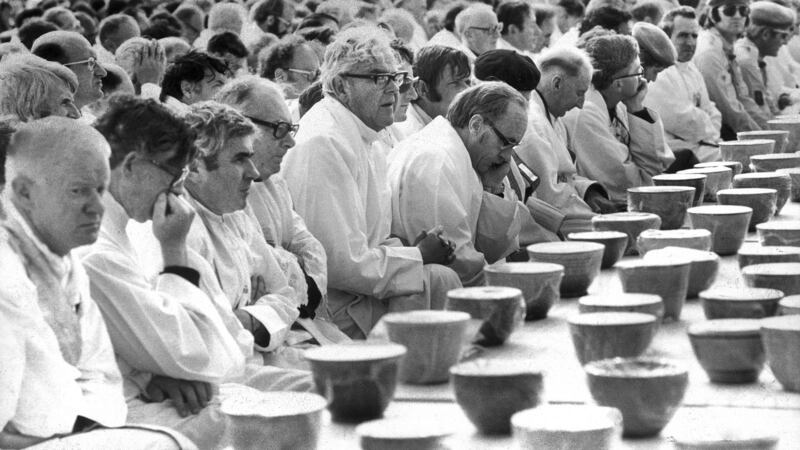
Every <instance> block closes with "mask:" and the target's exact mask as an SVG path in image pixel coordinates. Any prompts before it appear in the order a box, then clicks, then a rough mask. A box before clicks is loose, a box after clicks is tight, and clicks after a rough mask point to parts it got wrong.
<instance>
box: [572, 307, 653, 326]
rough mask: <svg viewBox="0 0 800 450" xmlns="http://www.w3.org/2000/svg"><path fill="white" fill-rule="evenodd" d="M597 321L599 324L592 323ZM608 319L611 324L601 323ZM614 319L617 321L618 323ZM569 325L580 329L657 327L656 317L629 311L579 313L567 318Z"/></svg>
mask: <svg viewBox="0 0 800 450" xmlns="http://www.w3.org/2000/svg"><path fill="white" fill-rule="evenodd" d="M592 319H596V320H597V322H592V321H591V320H592ZM602 319H608V320H609V321H610V322H606V323H600V322H602V321H603V320H602ZM612 319H616V322H615V321H613V320H612ZM567 323H568V324H569V325H571V326H579V327H625V326H639V325H655V323H656V316H654V315H652V314H646V313H638V312H627V311H607V312H590V313H578V314H573V315H571V316H569V317H567Z"/></svg>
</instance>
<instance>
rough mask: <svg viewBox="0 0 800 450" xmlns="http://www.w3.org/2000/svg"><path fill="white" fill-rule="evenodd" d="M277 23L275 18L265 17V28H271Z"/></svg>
mask: <svg viewBox="0 0 800 450" xmlns="http://www.w3.org/2000/svg"><path fill="white" fill-rule="evenodd" d="M277 21H278V19H277V18H276V17H275V16H267V20H266V22H267V26H268V27H271V26H273V25H275V22H277Z"/></svg>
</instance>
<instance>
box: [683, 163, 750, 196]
mask: <svg viewBox="0 0 800 450" xmlns="http://www.w3.org/2000/svg"><path fill="white" fill-rule="evenodd" d="M737 164H739V163H737ZM740 165H741V164H740ZM678 173H679V174H701V175H705V176H706V187H705V195H704V196H703V201H706V202H713V201H715V200H716V199H717V191H721V190H722V189H728V188H729V187H731V182H732V181H733V175H734V174H733V170H732V169H731V168H730V167H727V166H724V165H720V164H714V165H707V166H705V167H697V166H695V167H694V168H692V169H684V170H680V171H678Z"/></svg>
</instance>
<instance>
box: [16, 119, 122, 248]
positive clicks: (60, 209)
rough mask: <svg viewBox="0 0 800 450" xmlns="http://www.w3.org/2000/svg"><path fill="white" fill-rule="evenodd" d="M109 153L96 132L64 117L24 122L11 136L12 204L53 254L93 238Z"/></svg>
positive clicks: (106, 178) (106, 173)
mask: <svg viewBox="0 0 800 450" xmlns="http://www.w3.org/2000/svg"><path fill="white" fill-rule="evenodd" d="M110 153H111V152H110V149H109V147H108V144H107V143H106V141H105V139H104V138H103V136H102V135H101V134H100V133H99V132H97V131H96V130H95V129H94V128H92V127H90V126H88V125H84V124H82V123H80V122H78V121H75V120H71V119H67V118H63V117H47V118H45V119H40V120H35V121H32V122H28V123H26V124H22V125H20V126H19V127H18V129H17V131H16V133H14V135H13V136H12V138H11V142H10V144H9V146H8V154H7V156H6V179H7V182H8V184H9V185H10V193H9V194H10V198H11V202H12V203H13V205H14V206H15V207H16V209H17V210H18V211H19V212H20V214H21V215H22V216H23V217H24V218H25V219H26V221H27V222H28V224H29V225H30V226H31V228H32V229H33V231H34V233H35V234H36V235H37V237H38V238H39V239H40V240H41V241H42V242H43V243H44V244H45V245H47V247H48V248H49V249H50V250H51V251H52V252H53V253H55V254H57V255H62V256H63V255H66V254H67V253H69V251H70V250H72V249H73V248H75V247H79V246H81V245H87V244H91V243H93V242H94V241H95V240H96V239H97V234H98V232H99V229H100V220H101V219H102V216H103V206H102V204H101V202H100V197H101V195H102V193H103V192H104V191H105V188H106V186H107V184H108V176H109V168H108V157H109V155H110Z"/></svg>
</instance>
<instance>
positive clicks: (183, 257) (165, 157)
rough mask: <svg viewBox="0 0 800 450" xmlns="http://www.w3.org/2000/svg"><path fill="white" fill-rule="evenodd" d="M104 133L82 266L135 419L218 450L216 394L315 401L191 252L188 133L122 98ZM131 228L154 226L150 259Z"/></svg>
mask: <svg viewBox="0 0 800 450" xmlns="http://www.w3.org/2000/svg"><path fill="white" fill-rule="evenodd" d="M97 128H98V130H100V132H101V133H103V134H104V135H105V136H106V137H107V139H108V141H109V142H110V143H111V149H112V155H111V165H112V167H113V168H112V178H111V183H110V185H109V192H108V194H107V195H105V197H104V199H103V202H104V205H105V208H106V215H105V217H104V219H103V223H102V226H101V229H100V238H99V239H98V241H97V243H95V244H94V245H93V246H92V247H90V248H89V249H87V251H86V254H85V255H84V256H83V264H84V267H85V268H86V269H87V272H88V273H89V277H90V281H91V289H92V295H93V297H94V298H95V300H96V301H97V302H98V305H99V306H100V309H101V311H102V313H103V316H104V318H105V320H106V323H107V325H108V328H109V334H110V336H111V341H112V343H113V344H114V350H115V352H116V353H117V357H118V363H119V364H120V368H121V372H122V374H123V376H124V377H125V395H126V400H127V402H128V408H129V411H130V413H129V420H132V421H137V422H143V423H150V424H156V425H165V426H170V427H173V428H175V429H177V430H178V431H180V432H182V433H184V434H185V435H186V436H187V437H189V438H190V439H192V440H193V441H194V442H196V443H197V444H198V445H200V446H202V447H204V448H215V447H218V446H220V445H221V442H220V439H222V437H223V435H224V433H223V431H224V427H225V421H224V417H223V416H222V415H221V414H220V413H219V403H218V402H219V399H218V397H219V396H217V395H216V394H215V392H216V385H218V384H220V383H226V382H238V383H243V384H247V385H249V386H251V387H254V388H258V389H260V390H309V389H311V379H310V376H309V374H308V373H307V372H303V371H291V370H285V369H278V368H274V367H265V366H263V360H261V359H260V358H258V359H256V358H254V357H253V341H254V333H257V332H258V330H259V326H260V322H258V320H257V319H255V318H253V319H251V318H250V317H243V318H239V317H237V316H236V315H234V313H233V311H232V309H231V307H230V304H229V303H228V302H227V299H226V297H225V295H224V294H223V293H222V291H221V289H220V287H219V284H218V282H217V280H216V277H215V274H214V271H213V269H211V267H210V266H209V265H208V264H207V263H206V262H205V260H204V259H203V258H201V257H200V256H199V255H198V254H196V253H195V252H192V251H191V250H190V249H189V248H188V247H187V245H186V240H187V234H188V232H189V229H190V227H191V224H192V220H193V216H194V212H193V210H192V208H191V206H190V205H189V204H188V203H187V202H186V200H184V199H183V198H182V195H181V192H182V190H183V187H182V184H183V180H184V179H185V176H186V173H188V169H186V168H185V165H186V164H187V162H188V161H189V160H190V159H191V158H193V156H194V145H193V135H192V133H191V132H190V130H189V129H188V126H187V125H186V124H185V123H183V122H182V121H181V119H179V118H178V117H176V116H174V115H173V114H172V113H171V112H170V111H169V110H167V109H166V108H165V107H164V106H162V105H160V104H158V103H156V102H154V101H152V100H142V99H138V98H135V97H129V96H122V97H119V98H116V99H112V101H111V102H110V105H109V110H108V111H107V112H106V114H105V115H104V116H102V117H100V118H99V119H98V123H97ZM165 137H167V138H166V139H165ZM131 219H133V220H135V221H137V222H146V221H148V220H152V226H151V227H152V237H151V239H150V241H153V240H154V241H156V242H155V243H154V244H153V247H154V248H153V249H152V251H147V248H146V246H147V240H141V239H132V238H131V237H130V236H129V234H128V231H127V226H128V223H129V222H130V221H131ZM153 238H154V239H153ZM153 252H157V253H160V255H156V256H155V257H154V256H153V255H152V253H153ZM248 362H249V363H248Z"/></svg>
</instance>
